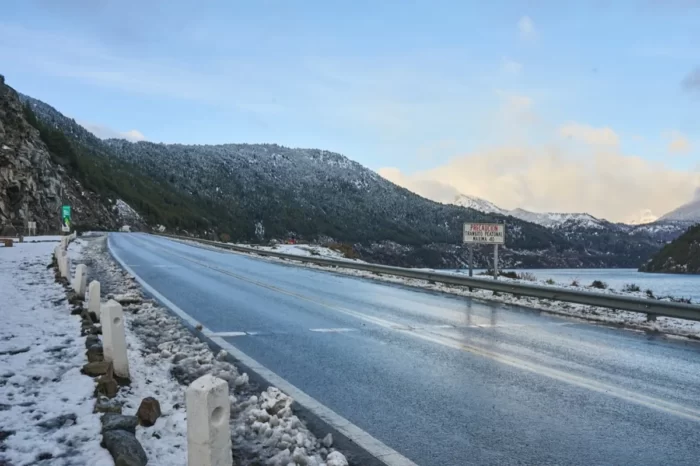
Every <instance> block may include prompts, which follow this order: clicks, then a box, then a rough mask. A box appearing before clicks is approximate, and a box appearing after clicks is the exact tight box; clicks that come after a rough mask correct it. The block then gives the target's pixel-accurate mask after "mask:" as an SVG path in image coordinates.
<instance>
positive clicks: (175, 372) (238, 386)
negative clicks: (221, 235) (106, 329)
mask: <svg viewBox="0 0 700 466" xmlns="http://www.w3.org/2000/svg"><path fill="white" fill-rule="evenodd" d="M81 259H82V262H83V263H85V264H87V265H88V275H89V280H93V279H97V280H99V281H100V285H101V288H102V295H103V299H105V298H106V297H109V296H112V297H113V298H115V299H119V300H122V301H124V303H125V304H124V314H125V320H126V326H127V332H126V338H127V345H128V358H129V366H130V373H131V378H132V383H131V386H130V387H128V388H126V389H125V388H122V389H121V390H120V392H119V394H118V395H117V400H119V401H120V402H121V403H123V413H124V414H134V413H135V412H136V410H137V409H138V406H139V403H140V402H141V400H142V399H143V398H144V397H147V396H152V397H154V398H156V399H157V400H158V401H159V402H160V405H161V410H162V416H161V417H160V418H159V419H158V421H157V422H156V424H155V425H154V426H153V427H147V428H146V427H137V431H136V437H137V438H138V440H139V441H140V442H141V444H142V446H143V447H144V450H145V451H146V453H147V455H148V458H149V463H148V464H149V465H153V466H157V465H163V466H166V465H167V466H178V465H186V463H187V455H186V433H187V415H186V412H185V389H186V386H187V385H189V384H190V383H191V382H193V381H194V380H196V379H197V378H199V377H201V376H202V375H205V374H212V375H214V376H216V377H219V378H221V379H224V380H226V381H227V382H228V384H229V389H230V400H231V432H232V443H233V453H234V464H239V465H262V464H269V465H272V466H276V465H280V466H287V465H289V464H292V465H294V464H298V465H307V466H321V465H326V466H331V465H333V464H335V465H343V464H346V465H347V463H344V462H343V461H344V456H343V455H342V454H341V453H340V452H335V451H334V450H333V449H332V448H330V444H324V443H323V442H322V441H319V440H318V439H316V438H315V436H314V435H313V434H312V433H311V432H309V431H308V429H307V428H306V427H305V426H304V424H303V423H302V422H301V421H300V420H299V419H298V418H297V416H295V415H294V414H293V412H292V410H291V404H292V399H291V398H290V397H288V396H286V395H284V394H283V393H281V392H280V391H279V390H277V389H276V388H274V387H270V388H268V389H267V390H265V391H262V392H261V391H260V390H258V389H256V388H255V387H253V386H251V385H250V384H249V383H248V375H247V374H240V373H239V372H238V370H237V369H236V367H235V366H234V365H233V364H231V363H229V362H228V361H226V360H225V352H222V353H221V354H218V355H214V354H213V353H212V352H211V350H210V349H209V347H208V346H207V345H206V344H204V343H202V342H201V341H200V340H198V339H197V338H196V337H195V336H194V335H192V333H191V332H190V331H189V330H187V329H186V328H185V327H184V326H183V325H182V324H181V323H180V321H179V320H178V319H177V318H176V317H174V316H172V315H171V314H170V312H169V311H168V310H166V309H164V308H162V307H160V306H159V305H157V304H156V303H154V302H153V301H151V300H148V299H144V298H143V296H142V294H141V292H140V288H139V286H138V284H137V283H136V282H135V281H134V279H133V278H132V277H130V276H129V274H128V273H126V272H125V271H123V270H122V269H121V267H120V266H119V265H117V264H116V263H115V262H114V260H113V259H112V258H111V256H109V253H108V252H107V250H106V237H101V238H97V239H94V240H92V241H89V242H86V245H85V247H84V249H83V251H82V258H81ZM127 302H128V304H127ZM324 440H325V439H324Z"/></svg>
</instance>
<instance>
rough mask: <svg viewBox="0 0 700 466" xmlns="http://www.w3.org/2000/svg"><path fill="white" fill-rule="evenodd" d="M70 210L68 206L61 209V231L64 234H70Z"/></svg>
mask: <svg viewBox="0 0 700 466" xmlns="http://www.w3.org/2000/svg"><path fill="white" fill-rule="evenodd" d="M70 214H71V209H70V206H69V205H64V206H63V207H61V230H63V231H64V232H66V233H69V232H70V224H71V215H70Z"/></svg>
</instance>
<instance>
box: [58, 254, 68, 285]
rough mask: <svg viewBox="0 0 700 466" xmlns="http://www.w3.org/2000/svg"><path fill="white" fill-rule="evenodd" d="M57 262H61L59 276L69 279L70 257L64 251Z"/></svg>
mask: <svg viewBox="0 0 700 466" xmlns="http://www.w3.org/2000/svg"><path fill="white" fill-rule="evenodd" d="M59 263H60V264H61V276H62V277H63V278H67V279H69V280H70V257H68V254H65V253H64V254H63V256H62V257H61V259H60V262H59Z"/></svg>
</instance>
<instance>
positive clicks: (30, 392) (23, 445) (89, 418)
mask: <svg viewBox="0 0 700 466" xmlns="http://www.w3.org/2000/svg"><path fill="white" fill-rule="evenodd" d="M56 244H57V243H56V242H42V243H16V244H15V245H14V246H13V247H11V248H0V297H1V298H2V305H1V306H0V307H2V325H1V326H0V464H2V465H8V466H9V465H13V466H22V465H30V464H31V465H47V466H48V465H51V466H61V465H66V466H68V465H88V464H89V465H95V466H100V465H105V466H107V465H112V464H114V463H113V461H112V457H111V456H110V455H109V453H107V451H106V450H103V449H102V448H101V447H100V440H101V435H100V420H99V416H98V415H97V414H93V412H92V411H93V406H94V399H93V391H94V388H95V387H94V382H93V380H92V378H90V377H88V376H84V375H82V374H81V373H80V368H81V367H82V366H83V364H85V363H86V362H87V360H86V357H85V353H84V352H85V337H81V336H80V320H79V319H78V318H76V317H75V316H71V314H70V307H69V305H68V302H67V300H66V294H65V291H64V289H63V287H62V286H61V285H59V284H57V283H56V282H55V278H54V272H53V270H52V269H47V264H48V263H49V262H50V261H51V254H52V253H53V248H54V247H55V246H56Z"/></svg>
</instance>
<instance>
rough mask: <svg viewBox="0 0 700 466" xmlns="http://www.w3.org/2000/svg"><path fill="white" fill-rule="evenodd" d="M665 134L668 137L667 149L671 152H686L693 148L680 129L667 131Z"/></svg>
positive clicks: (675, 153)
mask: <svg viewBox="0 0 700 466" xmlns="http://www.w3.org/2000/svg"><path fill="white" fill-rule="evenodd" d="M665 136H666V138H667V139H669V142H668V146H667V149H668V152H669V153H671V154H674V155H677V154H687V153H688V152H690V150H691V149H692V148H693V146H692V144H691V143H690V140H688V138H687V137H685V136H684V135H683V133H681V132H680V131H675V130H673V131H668V132H666V134H665Z"/></svg>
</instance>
